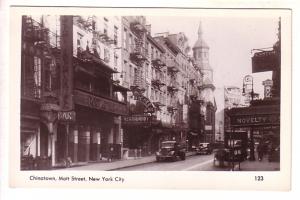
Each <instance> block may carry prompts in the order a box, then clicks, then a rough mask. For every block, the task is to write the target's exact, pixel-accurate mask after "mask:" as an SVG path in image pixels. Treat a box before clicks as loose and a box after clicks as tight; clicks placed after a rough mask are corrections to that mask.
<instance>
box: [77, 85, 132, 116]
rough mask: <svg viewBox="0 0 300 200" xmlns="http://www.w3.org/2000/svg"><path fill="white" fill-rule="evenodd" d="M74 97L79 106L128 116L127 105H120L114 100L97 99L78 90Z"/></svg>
mask: <svg viewBox="0 0 300 200" xmlns="http://www.w3.org/2000/svg"><path fill="white" fill-rule="evenodd" d="M74 96H75V97H74V98H75V103H77V104H79V105H83V106H88V107H90V108H94V109H98V110H102V111H105V112H109V113H113V114H117V115H127V114H128V108H127V106H126V104H123V103H118V102H115V101H113V100H109V99H104V98H101V97H96V96H93V95H90V94H87V93H85V92H81V91H78V90H75V91H74Z"/></svg>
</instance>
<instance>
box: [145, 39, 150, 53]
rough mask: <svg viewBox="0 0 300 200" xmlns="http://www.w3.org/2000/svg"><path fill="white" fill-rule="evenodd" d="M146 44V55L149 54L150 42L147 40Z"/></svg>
mask: <svg viewBox="0 0 300 200" xmlns="http://www.w3.org/2000/svg"><path fill="white" fill-rule="evenodd" d="M145 45H146V46H145V49H146V56H148V54H149V42H146V44H145Z"/></svg>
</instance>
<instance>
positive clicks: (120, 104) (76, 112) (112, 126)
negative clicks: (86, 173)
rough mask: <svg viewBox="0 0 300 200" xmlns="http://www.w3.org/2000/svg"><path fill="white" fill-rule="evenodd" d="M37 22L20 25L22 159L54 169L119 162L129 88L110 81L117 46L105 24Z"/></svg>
mask: <svg viewBox="0 0 300 200" xmlns="http://www.w3.org/2000/svg"><path fill="white" fill-rule="evenodd" d="M36 18H37V20H39V21H36V20H34V19H33V18H32V17H30V16H24V17H23V24H22V33H23V34H22V46H23V49H22V66H21V68H22V90H21V102H22V103H21V147H22V148H21V156H22V157H24V160H26V156H28V155H30V156H32V157H35V158H40V159H42V160H43V162H45V163H46V162H47V161H49V165H50V166H52V167H55V166H58V165H61V164H63V165H64V164H65V165H66V164H71V163H78V162H89V161H97V160H99V159H101V158H102V157H106V158H121V146H122V142H121V141H122V130H121V116H122V115H127V114H128V108H127V95H126V92H127V89H126V88H123V87H121V86H120V85H118V84H117V83H116V82H115V81H114V79H113V74H114V73H117V69H116V68H114V67H113V65H114V64H113V63H114V59H113V58H114V57H113V56H114V55H115V54H114V53H115V52H113V49H114V46H115V45H116V44H117V43H116V42H115V40H114V39H112V38H113V37H110V34H113V33H110V32H111V31H109V28H108V27H109V26H108V25H107V26H106V25H105V24H108V23H109V22H108V19H107V18H102V19H101V20H103V21H104V25H101V20H100V19H99V18H96V17H94V16H93V17H81V16H59V17H57V18H56V19H55V20H50V19H47V17H46V16H41V17H36ZM103 21H102V22H103ZM112 21H113V20H112ZM116 21H118V20H117V19H116ZM112 24H116V26H117V24H118V23H115V22H112ZM46 26H48V27H46ZM116 26H115V27H116ZM53 27H54V28H56V33H58V32H59V33H60V35H59V36H58V35H54V34H52V32H50V29H52V28H53ZM103 27H104V29H103ZM54 39H57V40H54ZM53 41H55V42H56V43H55V45H54V46H53ZM121 96H122V98H121ZM27 97H29V98H27ZM33 112H34V113H33ZM27 121H28V122H27ZM30 127H35V128H34V130H29V128H30ZM28 133H30V134H28ZM34 149H35V150H34Z"/></svg>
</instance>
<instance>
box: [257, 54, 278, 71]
mask: <svg viewBox="0 0 300 200" xmlns="http://www.w3.org/2000/svg"><path fill="white" fill-rule="evenodd" d="M277 65H278V55H276V52H275V51H274V50H272V51H262V52H257V53H255V54H254V56H253V57H252V72H253V73H256V72H265V71H272V70H274V69H275V68H276V66H277Z"/></svg>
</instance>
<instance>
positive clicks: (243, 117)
mask: <svg viewBox="0 0 300 200" xmlns="http://www.w3.org/2000/svg"><path fill="white" fill-rule="evenodd" d="M227 114H228V116H229V118H230V127H231V131H233V132H234V131H240V130H244V131H247V132H248V139H249V141H250V144H249V147H250V157H251V159H255V157H254V156H255V155H254V148H255V143H256V144H257V143H261V142H262V143H265V144H268V145H269V146H270V148H275V147H277V146H279V145H280V104H279V102H277V101H274V100H272V101H271V100H269V101H266V100H257V101H256V102H252V106H250V107H245V108H232V109H231V110H228V111H227Z"/></svg>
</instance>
